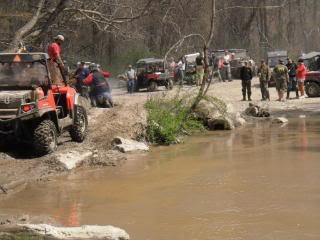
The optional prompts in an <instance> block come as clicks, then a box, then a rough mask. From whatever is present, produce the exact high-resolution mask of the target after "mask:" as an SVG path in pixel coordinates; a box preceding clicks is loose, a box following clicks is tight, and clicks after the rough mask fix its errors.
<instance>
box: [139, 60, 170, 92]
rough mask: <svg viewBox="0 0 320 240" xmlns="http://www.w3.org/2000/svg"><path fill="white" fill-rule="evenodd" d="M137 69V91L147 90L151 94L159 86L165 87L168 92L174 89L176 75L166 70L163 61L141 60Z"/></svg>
mask: <svg viewBox="0 0 320 240" xmlns="http://www.w3.org/2000/svg"><path fill="white" fill-rule="evenodd" d="M136 67H137V76H138V81H137V86H136V91H139V89H142V88H147V90H148V91H149V92H153V91H156V90H157V88H158V86H165V87H166V89H168V90H171V89H172V88H173V78H174V73H173V72H169V70H168V69H166V68H165V63H164V60H163V59H155V58H146V59H140V60H139V61H138V62H137V64H136Z"/></svg>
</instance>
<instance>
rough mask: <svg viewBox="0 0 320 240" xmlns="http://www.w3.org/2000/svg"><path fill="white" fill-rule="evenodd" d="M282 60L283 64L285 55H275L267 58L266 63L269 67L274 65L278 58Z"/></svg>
mask: <svg viewBox="0 0 320 240" xmlns="http://www.w3.org/2000/svg"><path fill="white" fill-rule="evenodd" d="M280 59H281V60H283V61H284V63H285V64H287V56H277V57H272V58H270V57H269V59H268V65H269V67H272V68H273V67H275V66H276V65H277V64H278V63H279V60H280Z"/></svg>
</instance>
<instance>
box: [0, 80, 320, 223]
mask: <svg viewBox="0 0 320 240" xmlns="http://www.w3.org/2000/svg"><path fill="white" fill-rule="evenodd" d="M196 91H197V88H196V87H190V86H185V87H183V90H182V94H187V95H188V94H190V95H191V94H193V93H194V92H196ZM157 94H160V95H163V94H170V95H172V96H174V94H176V90H173V91H170V92H167V91H165V89H162V88H160V89H159V91H157V92H155V93H152V94H150V93H147V92H140V93H135V94H133V95H128V94H127V93H126V92H125V90H122V89H116V90H114V92H113V96H114V101H115V103H116V107H114V108H113V109H91V110H90V111H89V125H90V130H89V136H88V138H87V140H86V141H85V142H83V143H81V144H78V143H74V142H72V141H71V140H70V138H69V136H68V134H65V135H63V136H62V138H61V139H60V143H59V147H58V151H57V152H56V153H54V154H51V155H48V156H45V157H40V158H35V157H34V156H33V154H32V152H31V151H30V150H29V148H28V147H26V146H21V145H17V146H12V147H11V148H10V149H3V151H4V152H1V153H0V201H1V198H6V197H7V196H8V195H10V194H14V193H15V192H17V191H20V190H21V189H23V188H24V187H25V186H26V185H27V184H32V183H33V182H35V181H50V178H52V177H54V176H57V175H61V174H70V172H72V171H78V170H79V169H82V170H83V169H86V168H97V167H98V168H100V167H114V166H118V165H121V163H122V162H123V161H125V160H126V155H125V154H122V153H119V152H117V151H114V150H112V145H111V141H112V140H113V138H114V137H116V136H121V137H124V138H131V139H136V140H142V139H143V137H144V134H145V130H146V118H147V116H146V111H145V109H144V103H145V101H146V100H147V99H148V98H149V97H150V96H152V95H157ZM209 94H210V95H212V96H216V97H219V98H221V99H223V100H224V101H225V102H226V103H231V104H232V105H233V108H234V111H240V112H242V111H244V110H245V109H246V108H247V106H248V102H242V101H241V99H242V93H241V82H240V81H239V80H234V81H233V82H225V83H216V84H214V85H212V87H211V90H210V92H209ZM270 94H271V98H272V101H270V102H261V101H260V98H261V95H260V89H259V88H258V80H257V79H255V80H254V81H253V94H252V99H253V102H254V103H256V104H258V105H260V106H263V107H265V108H267V109H269V110H270V111H271V112H272V113H277V114H278V115H287V114H289V113H292V114H298V115H302V116H303V115H308V114H318V113H319V101H320V99H319V98H312V99H311V98H306V99H291V100H289V101H287V102H283V103H280V102H276V101H275V100H276V99H277V96H276V91H275V89H274V88H271V89H270ZM292 96H294V93H292ZM70 151H75V152H80V153H81V152H91V153H92V154H91V155H90V157H88V159H87V160H86V161H84V162H83V163H82V164H81V166H80V167H79V168H77V169H74V170H71V171H68V170H67V169H66V168H65V167H64V166H63V165H62V164H60V163H59V162H58V161H57V160H56V158H57V156H58V155H61V154H65V153H69V152H70ZM7 219H8V216H1V213H0V224H1V222H2V223H3V224H5V223H6V221H7ZM19 219H20V218H18V220H19ZM19 221H20V220H19ZM19 221H18V222H19Z"/></svg>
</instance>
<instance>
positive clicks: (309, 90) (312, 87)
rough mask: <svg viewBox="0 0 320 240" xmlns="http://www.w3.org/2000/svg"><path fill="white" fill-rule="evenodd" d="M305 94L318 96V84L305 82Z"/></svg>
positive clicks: (319, 91) (319, 89) (319, 92)
mask: <svg viewBox="0 0 320 240" xmlns="http://www.w3.org/2000/svg"><path fill="white" fill-rule="evenodd" d="M306 94H307V95H308V97H319V96H320V85H319V84H317V83H315V82H308V83H307V84H306Z"/></svg>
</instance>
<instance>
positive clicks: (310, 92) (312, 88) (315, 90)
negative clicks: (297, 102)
mask: <svg viewBox="0 0 320 240" xmlns="http://www.w3.org/2000/svg"><path fill="white" fill-rule="evenodd" d="M309 94H310V95H312V96H314V95H317V89H316V87H315V86H313V85H310V86H309Z"/></svg>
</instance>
